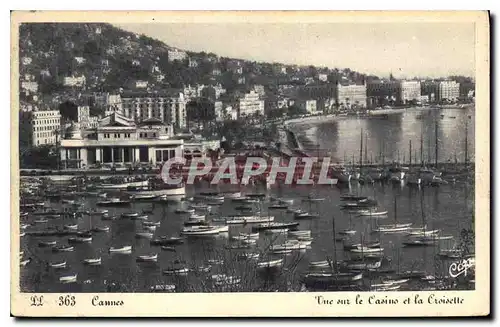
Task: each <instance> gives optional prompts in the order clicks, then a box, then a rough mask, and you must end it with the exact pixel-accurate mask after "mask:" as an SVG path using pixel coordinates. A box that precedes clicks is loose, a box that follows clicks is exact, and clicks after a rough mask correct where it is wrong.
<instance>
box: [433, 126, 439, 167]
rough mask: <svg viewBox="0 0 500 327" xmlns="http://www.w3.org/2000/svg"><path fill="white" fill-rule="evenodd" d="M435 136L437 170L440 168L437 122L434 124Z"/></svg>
mask: <svg viewBox="0 0 500 327" xmlns="http://www.w3.org/2000/svg"><path fill="white" fill-rule="evenodd" d="M434 134H435V135H436V145H435V149H436V154H435V155H436V157H435V158H434V160H435V162H436V168H437V166H438V149H439V147H438V141H439V140H438V123H437V120H436V123H435V124H434Z"/></svg>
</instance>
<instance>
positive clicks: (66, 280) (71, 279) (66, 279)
mask: <svg viewBox="0 0 500 327" xmlns="http://www.w3.org/2000/svg"><path fill="white" fill-rule="evenodd" d="M77 276H78V275H77V274H74V275H67V276H61V277H59V282H61V283H63V284H67V283H75V282H76V280H77Z"/></svg>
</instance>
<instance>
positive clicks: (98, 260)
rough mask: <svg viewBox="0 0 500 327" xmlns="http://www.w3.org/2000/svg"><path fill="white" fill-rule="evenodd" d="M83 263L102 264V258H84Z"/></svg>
mask: <svg viewBox="0 0 500 327" xmlns="http://www.w3.org/2000/svg"><path fill="white" fill-rule="evenodd" d="M83 264H85V265H89V266H98V265H100V264H101V258H91V259H83Z"/></svg>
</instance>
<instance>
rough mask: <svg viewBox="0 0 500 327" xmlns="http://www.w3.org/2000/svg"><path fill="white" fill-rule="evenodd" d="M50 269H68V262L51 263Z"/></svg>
mask: <svg viewBox="0 0 500 327" xmlns="http://www.w3.org/2000/svg"><path fill="white" fill-rule="evenodd" d="M49 267H50V268H54V269H59V268H66V261H61V262H51V263H49Z"/></svg>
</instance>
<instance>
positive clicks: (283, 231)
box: [264, 228, 290, 234]
mask: <svg viewBox="0 0 500 327" xmlns="http://www.w3.org/2000/svg"><path fill="white" fill-rule="evenodd" d="M289 232H290V231H289V230H288V228H279V229H266V230H264V233H265V234H287V233H289Z"/></svg>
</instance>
